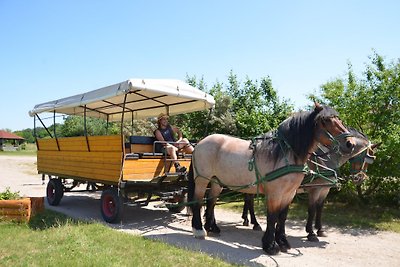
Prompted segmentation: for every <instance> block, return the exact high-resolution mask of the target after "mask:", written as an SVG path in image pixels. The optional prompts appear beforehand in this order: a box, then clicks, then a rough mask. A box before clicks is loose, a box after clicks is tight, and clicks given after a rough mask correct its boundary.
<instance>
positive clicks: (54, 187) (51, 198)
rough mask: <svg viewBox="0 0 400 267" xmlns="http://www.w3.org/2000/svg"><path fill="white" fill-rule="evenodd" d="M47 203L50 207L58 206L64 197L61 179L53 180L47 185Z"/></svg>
mask: <svg viewBox="0 0 400 267" xmlns="http://www.w3.org/2000/svg"><path fill="white" fill-rule="evenodd" d="M46 196H47V202H48V203H49V205H50V206H58V204H60V201H61V199H62V197H63V196H64V186H63V184H62V182H61V180H60V179H57V178H52V179H50V180H49V182H48V183H47V188H46Z"/></svg>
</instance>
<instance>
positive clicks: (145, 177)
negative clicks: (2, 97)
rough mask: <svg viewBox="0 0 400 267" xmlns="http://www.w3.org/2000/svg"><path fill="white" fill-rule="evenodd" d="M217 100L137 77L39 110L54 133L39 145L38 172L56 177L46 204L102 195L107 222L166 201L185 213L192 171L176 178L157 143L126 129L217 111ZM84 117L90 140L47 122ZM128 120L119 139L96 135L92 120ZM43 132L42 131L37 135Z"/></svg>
mask: <svg viewBox="0 0 400 267" xmlns="http://www.w3.org/2000/svg"><path fill="white" fill-rule="evenodd" d="M214 103H215V102H214V98H213V97H212V96H211V95H209V94H206V93H205V92H203V91H201V90H199V89H197V88H194V87H192V86H190V85H188V84H186V83H184V82H182V81H179V80H163V79H148V80H143V79H130V80H127V81H124V82H121V83H118V84H114V85H111V86H107V87H104V88H100V89H97V90H94V91H90V92H86V93H83V94H79V95H74V96H71V97H66V98H62V99H58V100H55V101H50V102H46V103H42V104H38V105H36V106H35V107H34V108H33V110H31V111H30V112H29V114H30V116H32V117H34V118H35V119H34V129H36V124H37V121H39V122H40V123H41V124H42V126H43V127H44V128H45V129H46V130H47V132H48V135H49V137H47V138H41V139H39V138H38V137H37V136H36V134H35V136H36V144H37V150H38V151H37V169H38V172H39V173H40V174H42V175H43V178H45V177H46V176H47V177H48V178H49V181H48V184H47V192H46V193H47V200H48V203H49V204H50V205H59V204H60V201H61V199H62V197H63V195H64V192H74V191H78V190H77V188H80V190H79V191H81V190H82V185H86V188H85V189H84V190H86V191H98V190H101V191H102V194H101V209H100V210H101V214H102V216H103V218H104V220H105V221H107V222H110V223H114V222H118V221H120V220H121V218H122V215H123V206H124V204H127V203H132V202H135V203H136V204H138V203H139V204H144V205H147V204H148V203H149V202H150V201H152V200H155V199H157V200H163V201H165V202H166V205H167V208H168V209H169V210H170V211H173V212H179V211H181V210H182V209H183V208H184V206H183V205H180V203H183V202H184V199H185V194H186V173H177V172H174V171H173V169H174V168H171V169H170V167H171V163H172V162H171V160H170V159H169V158H168V157H167V156H166V155H164V154H162V153H155V150H154V147H155V146H154V141H155V140H154V137H151V136H129V138H126V137H125V136H124V134H123V129H122V127H123V123H124V122H125V121H131V122H132V123H133V122H134V120H135V119H142V118H149V117H156V116H157V115H158V114H160V113H166V114H169V115H176V114H181V113H189V112H194V111H199V110H205V109H211V108H212V107H213V105H214ZM46 113H47V114H48V113H51V114H52V117H53V118H54V119H53V125H56V123H55V121H56V119H55V118H56V116H57V115H59V114H62V115H78V116H82V117H83V118H84V125H85V131H84V132H85V134H84V135H83V136H75V137H58V136H57V135H56V129H55V128H56V127H53V131H52V132H51V131H50V130H49V129H48V128H47V127H46V125H45V124H44V122H43V120H42V118H41V116H42V115H43V114H46ZM87 117H91V118H100V119H104V120H106V121H107V125H108V123H109V122H121V130H120V134H118V135H104V136H89V135H88V134H87V131H86V118H87ZM35 132H36V131H35ZM178 159H179V161H180V163H181V165H183V166H186V167H187V168H188V167H189V164H190V160H191V155H188V154H179V155H178Z"/></svg>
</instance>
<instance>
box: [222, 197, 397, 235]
mask: <svg viewBox="0 0 400 267" xmlns="http://www.w3.org/2000/svg"><path fill="white" fill-rule="evenodd" d="M304 197H306V195H303V196H302V197H297V199H295V200H294V202H293V203H292V204H291V205H290V209H289V213H288V220H304V221H305V220H307V200H306V199H304ZM221 207H223V208H227V209H231V210H235V211H237V212H240V214H241V212H242V209H243V202H242V201H237V202H230V203H224V204H222V205H221ZM254 209H255V212H256V216H257V217H260V218H261V217H264V216H265V214H266V213H265V207H264V205H263V200H261V199H260V201H259V203H257V200H255V207H254ZM322 223H323V225H327V226H336V227H346V228H362V229H375V230H381V231H392V232H396V233H400V210H399V209H397V208H389V207H384V208H383V207H379V206H367V205H361V204H359V205H354V204H343V203H332V202H327V203H325V206H324V210H323V213H322Z"/></svg>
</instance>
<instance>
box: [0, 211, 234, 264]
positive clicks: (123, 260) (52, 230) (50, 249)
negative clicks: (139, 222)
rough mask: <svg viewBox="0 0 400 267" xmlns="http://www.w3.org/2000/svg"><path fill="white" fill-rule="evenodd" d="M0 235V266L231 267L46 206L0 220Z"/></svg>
mask: <svg viewBox="0 0 400 267" xmlns="http://www.w3.org/2000/svg"><path fill="white" fill-rule="evenodd" d="M0 236H1V242H0V266H235V265H231V264H228V263H226V262H224V261H222V260H219V259H215V258H212V257H209V256H208V255H206V254H202V253H198V252H193V251H188V250H185V249H180V248H177V247H174V246H171V245H167V244H165V243H162V242H158V241H154V240H149V239H145V238H143V237H141V236H136V235H132V234H127V233H122V232H118V231H116V230H113V229H110V228H108V227H106V226H104V225H102V224H100V223H88V222H82V221H76V220H72V219H70V218H68V217H67V216H65V215H62V214H60V213H56V212H54V211H50V210H46V211H45V212H43V213H41V214H38V215H37V216H35V217H34V218H33V219H32V220H31V222H30V223H29V224H16V223H12V222H0Z"/></svg>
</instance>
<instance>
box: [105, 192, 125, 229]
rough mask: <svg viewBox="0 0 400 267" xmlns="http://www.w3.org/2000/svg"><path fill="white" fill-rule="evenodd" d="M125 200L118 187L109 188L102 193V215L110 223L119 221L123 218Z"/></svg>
mask: <svg viewBox="0 0 400 267" xmlns="http://www.w3.org/2000/svg"><path fill="white" fill-rule="evenodd" d="M122 210H123V201H122V197H121V196H119V195H118V189H117V188H108V189H106V190H104V191H103V193H102V194H101V215H102V216H103V219H104V220H105V221H106V222H108V223H118V222H120V221H121V219H122Z"/></svg>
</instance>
